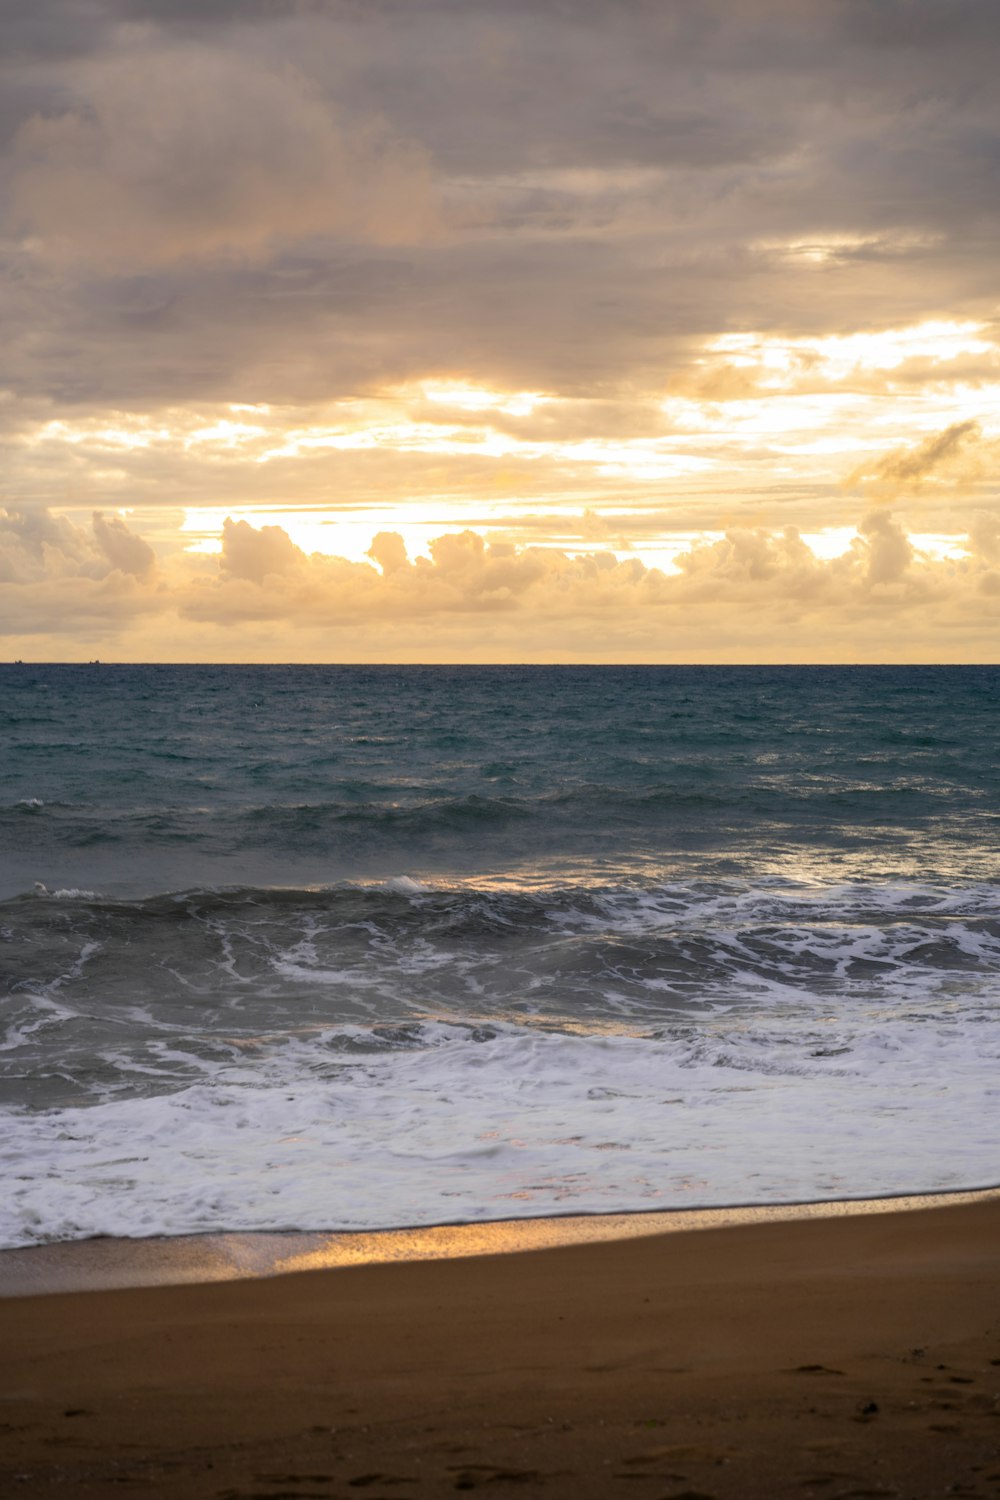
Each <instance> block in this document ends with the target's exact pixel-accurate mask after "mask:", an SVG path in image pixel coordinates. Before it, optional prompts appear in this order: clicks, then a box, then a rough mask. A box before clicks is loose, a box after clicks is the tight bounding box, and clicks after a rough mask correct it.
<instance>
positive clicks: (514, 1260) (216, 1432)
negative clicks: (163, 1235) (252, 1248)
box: [0, 1192, 1000, 1500]
mask: <svg viewBox="0 0 1000 1500" xmlns="http://www.w3.org/2000/svg"><path fill="white" fill-rule="evenodd" d="M879 1201H881V1202H882V1203H884V1202H885V1201H886V1200H879ZM998 1243H1000V1194H998V1193H997V1192H992V1193H989V1194H985V1195H981V1196H977V1198H976V1200H975V1201H971V1202H956V1201H953V1200H950V1201H949V1202H947V1203H946V1204H944V1205H941V1204H936V1205H934V1206H926V1205H925V1206H923V1207H922V1208H920V1209H919V1210H918V1211H911V1210H908V1209H901V1208H899V1207H898V1200H894V1202H893V1206H892V1207H887V1208H882V1209H876V1211H874V1212H851V1213H845V1214H838V1215H829V1214H827V1215H820V1214H814V1215H812V1216H805V1217H800V1218H797V1219H793V1220H785V1221H780V1222H779V1221H775V1220H772V1221H770V1222H755V1223H744V1224H736V1225H732V1224H730V1225H728V1226H726V1227H722V1228H710V1227H704V1228H702V1229H699V1230H698V1231H697V1232H693V1233H648V1234H637V1235H634V1236H633V1237H632V1238H618V1239H614V1240H607V1239H606V1240H603V1241H590V1242H588V1243H576V1244H568V1245H567V1244H564V1245H562V1246H560V1247H558V1248H548V1249H537V1250H535V1251H534V1252H532V1253H525V1254H516V1255H512V1254H505V1253H493V1254H484V1255H473V1256H468V1257H466V1258H458V1259H453V1260H449V1261H447V1262H445V1261H441V1260H438V1261H433V1260H429V1261H428V1260H425V1261H417V1260H409V1261H405V1262H396V1263H390V1264H384V1263H383V1264H364V1265H354V1266H342V1267H341V1268H340V1269H339V1270H338V1271H337V1273H336V1274H332V1273H331V1272H330V1271H329V1270H322V1269H320V1270H306V1271H304V1272H303V1273H302V1274H295V1275H275V1276H271V1277H257V1278H255V1279H244V1280H231V1281H226V1282H216V1283H201V1284H190V1285H181V1286H177V1285H174V1286H165V1285H160V1286H154V1287H145V1288H127V1289H119V1290H113V1291H92V1292H88V1293H85V1294H73V1293H66V1294H65V1295H62V1296H57V1297H53V1296H49V1295H41V1296H21V1297H8V1298H6V1299H4V1300H3V1301H0V1398H2V1402H3V1406H2V1413H0V1414H2V1417H3V1421H2V1422H0V1492H2V1493H5V1494H6V1493H11V1494H30V1495H31V1496H32V1500H35V1497H38V1500H56V1497H60V1496H65V1495H66V1494H68V1493H70V1492H72V1493H73V1494H74V1495H80V1496H81V1497H96V1500H99V1497H104V1496H108V1495H112V1494H114V1495H122V1494H128V1493H131V1492H132V1490H133V1489H134V1488H135V1487H139V1488H146V1489H148V1488H150V1487H152V1488H155V1490H156V1492H157V1494H158V1495H161V1496H163V1497H164V1500H221V1497H227V1500H251V1497H252V1500H264V1497H267V1500H277V1497H281V1500H291V1497H292V1496H295V1497H298V1500H343V1497H345V1496H348V1495H353V1494H356V1493H362V1492H363V1493H364V1494H365V1495H366V1496H368V1500H386V1497H388V1496H392V1495H395V1496H399V1495H403V1496H407V1497H409V1496H414V1497H416V1500H431V1497H438V1496H444V1495H451V1494H453V1493H454V1492H455V1491H456V1490H473V1489H479V1488H487V1489H488V1491H489V1493H490V1494H491V1495H492V1494H493V1493H496V1495H497V1496H498V1500H502V1497H503V1495H504V1494H506V1493H509V1492H510V1488H511V1487H515V1486H516V1488H517V1491H518V1492H521V1493H528V1494H533V1493H539V1494H542V1493H544V1495H545V1496H546V1497H547V1500H563V1497H565V1500H570V1497H572V1500H604V1497H605V1496H608V1495H611V1496H617V1495H628V1496H637V1497H641V1496H646V1495H648V1496H649V1497H650V1500H679V1497H681V1496H687V1497H689V1500H690V1497H693V1496H695V1495H697V1496H699V1497H711V1500H772V1497H781V1496H784V1495H789V1496H792V1495H794V1496H797V1497H801V1500H810V1497H817V1500H821V1497H841V1496H848V1495H854V1496H862V1495H866V1496H869V1495H870V1496H876V1495H877V1496H884V1497H887V1500H889V1497H907V1500H923V1497H928V1500H929V1497H930V1496H932V1495H935V1496H937V1495H941V1494H943V1493H958V1494H964V1495H969V1496H981V1497H986V1496H989V1495H991V1494H995V1493H996V1489H997V1485H998V1484H1000V1454H998V1438H1000V1432H998V1420H1000V1257H998V1256H997V1253H996V1247H997V1244H998ZM635 1481H639V1482H638V1483H637V1482H635Z"/></svg>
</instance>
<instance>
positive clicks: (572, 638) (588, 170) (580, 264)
mask: <svg viewBox="0 0 1000 1500" xmlns="http://www.w3.org/2000/svg"><path fill="white" fill-rule="evenodd" d="M0 38H2V40H0V326H2V328H3V337H2V340H0V441H2V443H3V449H4V452H3V459H4V461H3V464H2V470H0V657H3V658H6V659H17V658H21V659H24V660H90V659H92V658H94V657H99V658H100V659H102V660H108V661H112V660H115V661H129V660H139V661H142V660H145V661H357V662H364V661H398V662H407V661H425V662H435V661H452V662H460V661H469V662H490V661H525V662H527V661H609V662H613V661H623V662H626V661H628V662H643V661H650V662H656V661H662V662H671V661H679V662H683V661H687V662H781V661H788V662H803V661H817V662H822V661H901V662H902V661H928V662H936V661H942V662H976V661H996V660H998V659H1000V649H998V643H1000V632H998V627H1000V487H998V480H997V472H998V462H997V461H998V456H1000V322H998V312H1000V272H998V266H1000V255H998V249H1000V235H998V229H1000V90H998V89H997V87H996V78H997V72H998V64H1000V5H998V4H997V3H996V0H142V3H140V0H32V4H31V5H25V4H24V3H23V0H0Z"/></svg>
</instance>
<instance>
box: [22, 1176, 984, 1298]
mask: <svg viewBox="0 0 1000 1500" xmlns="http://www.w3.org/2000/svg"><path fill="white" fill-rule="evenodd" d="M996 1198H1000V1184H998V1185H996V1186H990V1187H983V1188H969V1189H960V1190H956V1191H954V1192H947V1193H915V1194H902V1195H891V1196H887V1197H880V1198H843V1199H836V1200H821V1201H812V1202H805V1203H782V1204H733V1205H731V1206H728V1207H724V1208H717V1207H716V1208H700V1209H699V1208H695V1209H675V1210H669V1211H666V1212H664V1211H660V1210H649V1211H648V1212H639V1213H625V1214H617V1213H612V1214H567V1215H564V1216H558V1215H557V1216H548V1217H544V1218H536V1219H500V1220H492V1221H489V1222H486V1223H477V1224H468V1223H461V1224H437V1225H433V1226H430V1227H417V1228H397V1229H386V1230H376V1231H365V1230H348V1231H340V1232H330V1233H316V1232H310V1233H298V1232H296V1231H292V1230H289V1231H282V1232H269V1233H241V1232H232V1231H221V1232H218V1233H214V1234H194V1235H177V1236H173V1237H164V1236H158V1237H155V1238H151V1239H120V1238H113V1237H100V1238H95V1239H88V1240H63V1241H58V1242H56V1243H53V1244H47V1245H32V1246H28V1247H23V1248H19V1249H13V1250H0V1297H29V1296H39V1295H51V1294H56V1293H64V1292H84V1291H112V1290H122V1289H125V1288H129V1287H133V1288H134V1287H154V1286H179V1285H183V1284H192V1283H200V1284H205V1283H209V1282H217V1281H239V1280H248V1279H258V1278H262V1277H272V1276H283V1275H288V1274H292V1273H296V1272H300V1271H318V1270H335V1269H341V1268H345V1267H349V1266H362V1265H382V1264H387V1263H390V1262H402V1261H417V1260H454V1259H459V1258H465V1257H469V1256H486V1255H506V1254H517V1253H521V1252H525V1251H531V1250H546V1249H555V1248H558V1247H560V1246H567V1245H582V1244H588V1243H595V1242H597V1241H601V1240H604V1241H607V1240H621V1239H633V1238H638V1237H640V1236H647V1235H658V1234H668V1233H677V1232H690V1231H698V1230H705V1229H723V1228H729V1227H734V1226H737V1225H748V1224H776V1223H788V1222H790V1221H792V1220H801V1219H833V1218H847V1217H856V1216H859V1215H864V1214H893V1213H913V1212H917V1211H919V1210H922V1209H931V1208H945V1207H949V1206H952V1205H955V1204H960V1203H978V1202H985V1201H988V1200H990V1199H996Z"/></svg>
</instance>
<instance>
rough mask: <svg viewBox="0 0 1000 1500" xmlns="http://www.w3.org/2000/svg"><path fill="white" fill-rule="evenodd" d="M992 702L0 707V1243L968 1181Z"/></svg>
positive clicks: (117, 672)
mask: <svg viewBox="0 0 1000 1500" xmlns="http://www.w3.org/2000/svg"><path fill="white" fill-rule="evenodd" d="M998 687H1000V670H998V669H995V668H989V667H978V668H810V669H805V668H740V669H725V668H482V669H480V668H466V669H451V668H347V667H315V668H313V667H280V668H257V667H148V666H136V667H99V668H98V667H86V666H77V667H69V666H33V665H16V666H7V667H0V729H2V735H3V741H2V744H3V757H2V767H3V775H2V781H0V1177H2V1185H3V1192H2V1194H0V1246H8V1247H10V1246H23V1245H30V1244H36V1243H40V1242H44V1241H51V1240H56V1239H74V1238H84V1237H89V1236H93V1235H104V1234H114V1235H121V1236H133V1237H138V1236H148V1235H160V1234H166V1235H172V1234H181V1233H190V1232H195V1231H214V1230H222V1229H247V1230H264V1229H302V1230H310V1229H330V1230H338V1229H342V1230H350V1229H376V1228H390V1227H396V1226H401V1225H423V1224H433V1223H443V1222H460V1221H480V1220H486V1219H499V1218H514V1217H527V1216H536V1215H544V1214H553V1213H581V1212H585V1213H598V1212H622V1211H628V1210H647V1209H657V1210H664V1209H671V1208H685V1209H686V1208H692V1207H700V1206H715V1205H724V1204H736V1203H739V1204H773V1203H791V1202H802V1201H807V1200H808V1201H814V1200H823V1199H844V1198H852V1197H870V1196H877V1195H885V1194H895V1193H901V1194H902V1193H916V1192H929V1191H942V1190H949V1189H957V1188H967V1187H980V1186H988V1185H992V1184H994V1183H996V1182H997V1181H998V1180H1000V1168H998V1161H1000V1109H998V1108H997V1104H998V1099H997V1095H998V1093H1000V1085H998V1084H997V1082H996V1080H997V1077H998V1071H997V1063H998V1061H1000V1026H998V1018H1000V1005H998V999H1000V904H998V895H1000V873H998V870H997V830H998V826H1000V777H998V772H997V768H996V765H995V761H994V754H993V747H994V745H995V743H996V740H997V734H996V728H997V725H996V705H997V701H998V700H997V689H998Z"/></svg>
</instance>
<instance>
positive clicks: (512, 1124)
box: [0, 1010, 1000, 1246]
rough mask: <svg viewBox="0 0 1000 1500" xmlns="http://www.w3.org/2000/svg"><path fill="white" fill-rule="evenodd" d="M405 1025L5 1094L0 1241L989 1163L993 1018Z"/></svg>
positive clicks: (635, 1202)
mask: <svg viewBox="0 0 1000 1500" xmlns="http://www.w3.org/2000/svg"><path fill="white" fill-rule="evenodd" d="M417 1031H419V1032H420V1033H421V1035H420V1036H419V1037H417V1040H418V1041H420V1042H421V1043H422V1044H421V1045H417V1046H408V1047H401V1048H397V1049H395V1050H388V1051H386V1052H385V1053H384V1054H372V1053H371V1052H369V1053H368V1054H367V1055H361V1056H357V1057H355V1058H345V1054H344V1052H343V1051H342V1050H340V1051H338V1050H335V1048H334V1047H333V1046H331V1042H333V1041H334V1040H335V1037H334V1036H333V1034H331V1033H327V1032H318V1033H315V1034H312V1035H309V1036H302V1037H293V1038H287V1037H286V1038H284V1039H282V1040H280V1041H279V1042H273V1041H272V1039H268V1038H266V1037H264V1038H260V1039H259V1045H258V1046H257V1047H255V1048H252V1049H250V1052H249V1054H247V1055H242V1054H241V1052H240V1049H238V1048H235V1047H234V1049H233V1060H232V1062H231V1063H228V1064H224V1065H220V1064H219V1063H218V1062H217V1061H216V1062H215V1063H213V1064H211V1065H208V1064H206V1065H205V1066H203V1068H202V1069H201V1070H200V1074H201V1077H200V1081H196V1082H194V1083H193V1084H191V1086H189V1087H186V1088H182V1089H179V1090H177V1091H175V1092H173V1093H169V1094H162V1093H161V1094H159V1095H154V1096H147V1097H143V1098H126V1099H111V1100H110V1101H109V1102H107V1103H105V1104H101V1105H96V1106H91V1107H86V1108H78V1107H74V1108H68V1109H62V1110H59V1111H53V1112H50V1113H46V1114H42V1115H39V1114H29V1113H17V1112H7V1113H6V1115H5V1116H4V1118H3V1121H2V1123H3V1132H2V1140H3V1145H2V1148H0V1171H2V1175H3V1178H4V1180H5V1182H6V1184H7V1190H6V1192H5V1194H4V1196H3V1199H2V1202H0V1244H3V1245H7V1246H11V1245H27V1244H32V1243H37V1242H39V1241H42V1240H49V1239H58V1238H79V1237H85V1236H89V1235H96V1234H116V1235H126V1236H143V1235H151V1234H180V1233H188V1232H194V1231H199V1230H217V1229H221V1228H231V1229H237V1228H245V1229H285V1228H298V1229H338V1228H339V1229H374V1228H385V1227H390V1226H393V1225H402V1224H414V1225H415V1224H431V1223H435V1222H443V1221H453V1220H468V1221H474V1220H484V1219H490V1218H501V1217H503V1218H506V1217H524V1216H531V1215H538V1214H545V1213H565V1212H601V1211H610V1210H615V1211H623V1210H630V1209H631V1210H641V1209H649V1208H659V1209H664V1208H675V1207H676V1208H680V1207H691V1206H695V1205H710V1204H724V1203H736V1202H739V1203H747V1202H753V1203H776V1202H782V1201H785V1202H789V1201H797V1200H803V1199H822V1198H840V1197H849V1196H853V1197H857V1196H874V1195H881V1194H886V1193H894V1192H904V1191H920V1190H926V1191H930V1190H941V1189H947V1188H956V1187H960V1186H978V1185H985V1184H988V1183H992V1182H995V1181H996V1179H997V1177H998V1176H1000V1172H998V1163H1000V1107H998V1106H1000V1086H998V1084H997V1082H996V1079H997V1063H998V1061H1000V1034H998V1028H997V1025H996V1023H995V1021H994V1022H993V1023H992V1024H990V1023H989V1022H988V1021H986V1020H984V1021H983V1022H982V1023H981V1024H978V1025H977V1024H975V1023H974V1022H973V1023H970V1022H969V1021H968V1019H967V1018H966V1020H965V1021H964V1023H963V1024H958V1023H955V1024H952V1023H949V1021H948V1019H947V1018H944V1017H938V1018H936V1019H935V1020H933V1021H929V1022H928V1023H927V1024H926V1025H919V1024H917V1025H914V1024H897V1023H896V1022H895V1020H894V1018H893V1017H892V1016H891V1015H885V1014H879V1013H878V1012H877V1010H873V1012H872V1013H871V1014H869V1015H867V1016H865V1017H863V1018H861V1019H860V1020H859V1021H858V1022H856V1023H854V1024H852V1025H851V1026H849V1027H847V1026H844V1025H843V1024H841V1023H837V1022H832V1021H825V1020H824V1019H823V1017H822V1014H820V1013H817V1014H816V1015H814V1016H812V1017H802V1018H799V1020H797V1021H796V1022H795V1023H794V1024H791V1025H790V1024H787V1022H786V1023H785V1024H782V1025H781V1026H780V1028H779V1026H778V1023H777V1022H775V1021H773V1020H769V1021H766V1022H763V1021H762V1022H761V1023H759V1024H755V1025H739V1026H715V1027H712V1028H709V1029H707V1030H706V1029H705V1028H704V1027H699V1028H694V1027H691V1028H688V1029H687V1030H683V1029H681V1030H678V1031H676V1032H675V1034H673V1035H672V1036H669V1037H663V1036H661V1037H654V1038H650V1037H628V1036H594V1035H584V1036H568V1035H564V1034H553V1033H550V1032H545V1031H533V1030H525V1029H518V1028H514V1027H501V1028H498V1029H487V1030H485V1031H484V1030H479V1031H476V1030H474V1029H470V1028H468V1027H462V1026H448V1025H439V1026H434V1025H428V1026H425V1027H423V1028H422V1029H421V1028H417ZM779 1031H780V1034H779ZM342 1035H343V1033H342V1031H341V1032H338V1033H337V1037H342ZM477 1038H478V1039H477ZM184 1056H185V1060H186V1061H187V1062H190V1058H189V1057H188V1056H187V1054H184Z"/></svg>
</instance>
